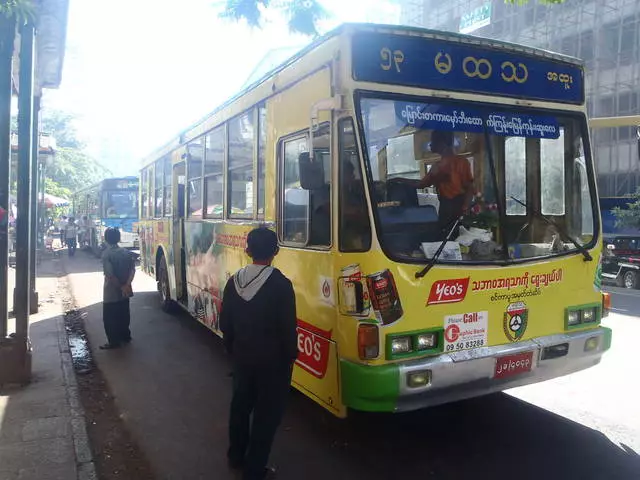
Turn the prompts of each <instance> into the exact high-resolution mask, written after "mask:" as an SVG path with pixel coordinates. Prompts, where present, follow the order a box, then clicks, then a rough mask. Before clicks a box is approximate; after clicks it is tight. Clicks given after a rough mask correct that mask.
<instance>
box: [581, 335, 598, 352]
mask: <svg viewBox="0 0 640 480" xmlns="http://www.w3.org/2000/svg"><path fill="white" fill-rule="evenodd" d="M599 343H600V339H599V338H598V337H591V338H589V339H588V340H587V341H586V342H584V351H585V352H591V351H593V350H595V349H596V348H598V344H599Z"/></svg>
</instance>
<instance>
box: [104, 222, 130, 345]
mask: <svg viewBox="0 0 640 480" xmlns="http://www.w3.org/2000/svg"><path fill="white" fill-rule="evenodd" d="M104 241H105V243H106V244H107V248H106V250H105V251H104V253H103V254H102V265H103V269H104V290H103V300H102V321H103V322H104V331H105V333H106V334H107V343H106V344H105V345H102V346H100V348H101V349H103V350H111V349H114V348H119V347H121V346H123V345H124V344H127V343H129V342H130V341H131V330H130V329H129V324H130V322H131V315H130V310H129V298H130V297H132V296H133V291H132V289H131V282H132V281H133V277H134V275H135V273H136V268H135V261H134V259H133V255H132V254H131V252H129V251H128V250H125V249H124V248H120V247H119V246H118V243H119V242H120V231H119V230H118V229H116V228H107V230H106V231H105V233H104Z"/></svg>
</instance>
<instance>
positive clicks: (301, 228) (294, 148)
mask: <svg viewBox="0 0 640 480" xmlns="http://www.w3.org/2000/svg"><path fill="white" fill-rule="evenodd" d="M307 151H309V147H308V146H307V139H306V138H297V139H295V140H288V141H286V142H284V153H283V160H284V166H283V172H284V175H283V176H282V181H283V185H282V189H283V191H284V202H283V207H282V217H283V218H282V227H281V228H282V240H283V241H285V242H288V243H297V244H302V245H306V244H307V240H308V236H309V232H308V217H309V191H308V190H303V189H302V187H301V186H300V170H299V168H298V157H299V156H300V154H301V153H303V152H307Z"/></svg>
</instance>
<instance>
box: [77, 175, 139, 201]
mask: <svg viewBox="0 0 640 480" xmlns="http://www.w3.org/2000/svg"><path fill="white" fill-rule="evenodd" d="M118 180H127V181H135V182H137V181H138V177H137V176H136V175H127V176H124V177H107V178H103V179H102V180H100V181H99V182H97V183H94V184H93V185H89V186H88V187H84V188H81V189H80V190H76V191H75V192H72V193H71V196H74V195H77V194H78V193H82V192H86V191H87V190H92V189H94V188H99V187H100V186H102V184H104V182H109V181H116V182H117V181H118Z"/></svg>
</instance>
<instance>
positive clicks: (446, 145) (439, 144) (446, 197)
mask: <svg viewBox="0 0 640 480" xmlns="http://www.w3.org/2000/svg"><path fill="white" fill-rule="evenodd" d="M453 144H454V141H453V132H446V131H441V130H434V131H433V132H432V133H431V151H432V152H433V153H437V154H439V155H440V160H439V161H438V162H437V163H436V164H434V165H433V166H432V167H431V169H430V170H429V172H428V173H427V174H426V175H425V176H424V177H423V178H422V179H421V180H412V179H409V178H394V179H391V180H390V181H391V182H397V183H401V184H403V185H408V186H411V187H413V188H416V189H418V188H425V187H431V186H434V187H436V189H437V191H438V200H439V201H440V207H439V209H438V225H439V227H440V229H441V230H443V231H447V230H448V229H450V228H451V226H452V224H453V223H454V222H455V221H456V220H457V219H458V218H459V217H460V216H462V215H463V214H464V213H465V212H467V211H468V210H469V207H470V206H471V200H472V198H473V175H472V173H471V165H470V164H469V161H468V160H467V159H466V158H465V157H463V156H461V155H456V153H455V152H454V150H453ZM446 233H448V231H447V232H446Z"/></svg>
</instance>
